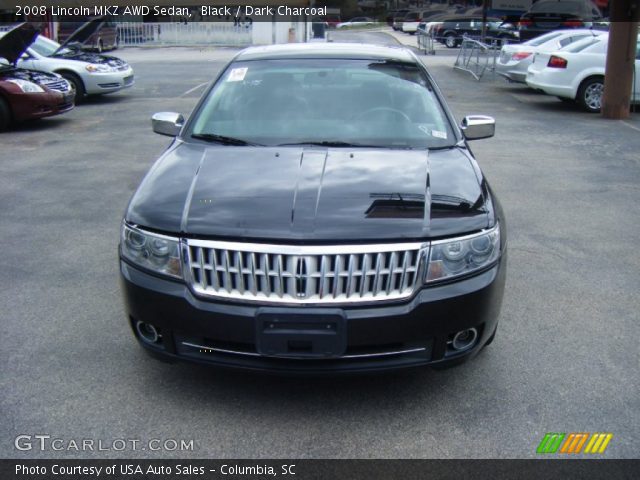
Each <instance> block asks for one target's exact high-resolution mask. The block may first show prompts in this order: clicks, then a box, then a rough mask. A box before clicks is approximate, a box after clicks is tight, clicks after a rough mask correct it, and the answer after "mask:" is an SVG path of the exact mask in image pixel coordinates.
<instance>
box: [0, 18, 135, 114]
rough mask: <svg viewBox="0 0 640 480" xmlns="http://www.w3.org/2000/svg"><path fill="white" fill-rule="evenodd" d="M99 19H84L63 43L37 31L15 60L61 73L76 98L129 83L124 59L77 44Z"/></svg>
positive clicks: (131, 78)
mask: <svg viewBox="0 0 640 480" xmlns="http://www.w3.org/2000/svg"><path fill="white" fill-rule="evenodd" d="M100 23H101V22H100V21H99V20H92V21H90V22H87V23H86V24H85V25H83V26H82V27H81V28H79V29H78V30H77V31H76V32H75V33H74V34H73V35H71V36H70V37H69V38H67V40H66V41H65V43H63V44H62V45H61V44H59V43H57V42H54V41H53V40H50V39H48V38H46V37H43V36H42V35H38V36H37V37H36V39H35V41H34V42H33V43H32V44H31V45H30V46H29V48H27V50H26V52H25V54H23V55H22V57H21V58H20V59H19V60H18V66H19V67H21V68H28V69H32V70H42V71H45V72H51V73H58V74H60V75H62V76H63V77H64V78H65V79H67V81H69V83H71V85H73V87H74V89H75V91H76V102H79V101H81V100H82V99H83V98H84V97H85V95H96V94H104V93H113V92H117V91H119V90H122V89H123V88H128V87H131V86H132V85H133V83H134V76H133V69H132V68H131V67H130V66H129V64H127V62H125V61H124V60H121V59H119V58H116V57H112V56H107V55H99V54H96V53H91V52H85V51H82V50H81V49H80V48H79V47H78V46H79V45H82V44H83V43H84V42H85V41H86V40H87V39H88V38H90V37H91V35H92V34H93V33H94V32H95V30H97V29H98V28H99V27H100ZM0 35H2V33H0Z"/></svg>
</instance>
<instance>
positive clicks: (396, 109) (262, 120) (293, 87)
mask: <svg viewBox="0 0 640 480" xmlns="http://www.w3.org/2000/svg"><path fill="white" fill-rule="evenodd" d="M191 125H192V127H191V129H190V132H188V133H187V135H192V136H196V137H200V138H202V137H204V136H209V137H211V136H224V137H231V138H233V139H239V140H243V141H245V142H247V143H254V144H260V145H284V144H304V143H324V144H336V146H340V145H338V144H339V143H340V144H345V146H346V144H348V145H355V146H358V145H360V146H376V147H397V148H432V147H444V146H452V145H453V144H455V142H456V139H455V137H454V134H453V131H452V130H451V126H450V124H449V122H448V119H447V117H446V116H445V114H444V112H443V110H442V107H441V105H440V102H439V100H438V98H437V97H436V95H435V93H434V92H433V89H432V88H431V86H430V84H429V80H428V79H427V78H426V76H425V75H424V74H423V72H422V71H420V70H419V69H418V68H417V66H415V65H413V64H409V63H400V62H390V61H383V60H359V59H358V60H353V59H287V60H263V61H247V62H235V63H233V64H232V65H231V66H230V67H229V68H228V69H227V71H226V72H225V73H224V74H223V77H222V78H221V79H220V81H218V83H217V84H216V86H215V87H214V88H213V90H211V92H210V93H209V95H208V97H207V98H206V99H205V101H204V102H203V104H202V106H201V107H200V109H199V110H198V112H196V114H195V118H194V120H193V121H192V122H191Z"/></svg>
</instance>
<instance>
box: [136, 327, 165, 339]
mask: <svg viewBox="0 0 640 480" xmlns="http://www.w3.org/2000/svg"><path fill="white" fill-rule="evenodd" d="M136 331H137V332H138V335H140V338H141V339H142V340H144V341H145V342H146V343H158V341H159V340H160V334H159V333H158V330H157V329H156V327H154V326H153V325H151V324H150V323H144V322H136Z"/></svg>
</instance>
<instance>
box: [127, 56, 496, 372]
mask: <svg viewBox="0 0 640 480" xmlns="http://www.w3.org/2000/svg"><path fill="white" fill-rule="evenodd" d="M152 123H153V128H154V130H155V131H156V132H157V133H161V134H164V135H169V136H172V137H175V138H174V140H173V141H172V143H171V145H170V146H169V147H168V149H167V151H166V152H165V153H164V154H163V155H162V156H161V157H160V159H159V160H158V161H157V162H156V164H155V165H154V166H153V167H152V168H151V170H150V171H149V173H148V174H147V176H146V177H145V179H144V180H143V182H142V184H141V185H140V186H139V188H138V189H137V191H136V192H135V194H134V195H133V198H132V199H131V202H130V204H129V206H128V208H127V211H126V213H125V216H124V219H123V222H122V230H121V241H120V247H119V253H120V272H121V280H122V291H123V294H124V298H125V305H126V311H127V319H128V322H129V324H130V326H131V328H132V330H133V332H134V334H135V336H136V338H137V339H138V341H139V342H140V344H141V345H142V346H143V347H144V348H145V349H146V350H147V351H148V352H150V353H152V354H155V355H157V356H160V357H162V358H164V359H168V360H190V361H195V362H202V363H208V364H212V365H219V366H233V367H242V368H247V369H256V370H276V371H284V372H298V373H305V374H306V373H311V372H342V371H367V370H381V369H391V368H400V367H411V366H419V365H433V366H438V367H445V366H450V365H453V364H457V363H459V362H462V361H464V360H466V359H469V358H471V357H473V356H474V355H476V354H477V353H479V352H480V351H481V349H482V348H483V347H485V346H486V345H488V344H489V343H491V341H492V340H493V338H494V336H495V334H496V329H497V325H498V318H499V312H500V305H501V302H502V295H503V290H504V284H505V272H506V252H507V243H506V222H505V218H504V215H503V212H502V209H501V207H500V203H499V202H498V200H497V198H496V197H495V195H494V194H493V192H492V191H491V188H490V187H489V184H488V183H487V181H486V179H485V177H484V176H483V174H482V172H481V170H480V168H479V166H478V164H477V162H476V160H475V158H474V156H473V154H472V153H471V151H470V150H469V148H468V146H467V141H468V140H474V139H479V138H486V137H490V136H492V135H493V133H494V121H493V119H492V118H490V117H485V116H477V115H476V116H470V117H466V118H465V119H464V120H463V122H462V124H461V126H458V125H457V124H456V122H455V120H454V118H453V116H452V114H451V113H450V111H449V110H448V108H447V106H446V104H445V102H444V98H443V96H442V94H441V93H440V91H439V90H438V87H437V86H436V84H435V82H434V81H433V79H432V77H431V76H430V75H429V73H428V72H427V70H426V69H425V67H424V66H423V65H422V63H421V62H420V61H419V60H418V59H417V58H416V56H415V55H414V54H413V53H412V52H410V51H409V50H406V49H402V48H394V47H378V46H370V45H357V44H298V45H281V46H270V47H255V48H249V49H247V50H244V51H242V52H240V53H239V54H238V55H237V56H236V57H235V58H234V59H233V60H232V61H231V62H230V63H229V65H227V67H226V68H224V70H223V71H222V72H221V74H220V75H219V77H218V78H217V80H216V81H215V82H213V85H212V86H211V87H210V88H209V89H208V90H207V91H206V93H205V94H204V95H203V97H202V99H201V100H200V102H199V103H198V105H197V106H196V108H195V110H194V112H193V113H192V114H191V116H190V118H189V120H188V121H185V120H184V118H183V117H182V116H181V115H179V114H177V113H167V112H164V113H160V114H156V115H155V116H154V117H153V122H152Z"/></svg>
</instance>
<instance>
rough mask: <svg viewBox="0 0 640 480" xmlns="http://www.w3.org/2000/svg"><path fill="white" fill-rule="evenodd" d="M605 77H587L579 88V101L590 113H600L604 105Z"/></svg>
mask: <svg viewBox="0 0 640 480" xmlns="http://www.w3.org/2000/svg"><path fill="white" fill-rule="evenodd" d="M603 93H604V77H591V78H587V79H586V80H585V81H584V82H582V85H580V88H579V89H578V98H577V100H578V103H579V104H580V106H581V107H582V108H583V109H584V110H586V111H587V112H589V113H598V112H599V111H600V108H601V107H602V94H603Z"/></svg>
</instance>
